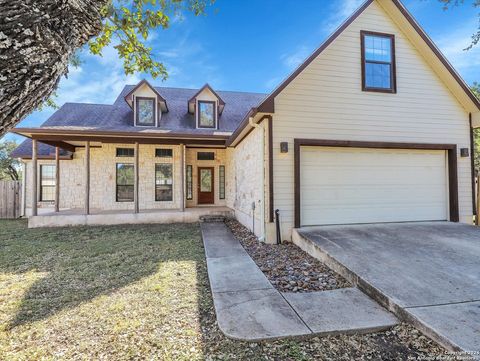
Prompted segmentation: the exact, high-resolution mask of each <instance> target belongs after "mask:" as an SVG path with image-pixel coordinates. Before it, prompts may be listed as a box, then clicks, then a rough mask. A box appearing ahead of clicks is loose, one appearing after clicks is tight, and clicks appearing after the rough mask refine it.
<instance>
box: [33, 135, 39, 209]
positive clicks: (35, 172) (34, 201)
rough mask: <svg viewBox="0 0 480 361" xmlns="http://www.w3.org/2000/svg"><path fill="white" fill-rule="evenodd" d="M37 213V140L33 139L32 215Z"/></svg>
mask: <svg viewBox="0 0 480 361" xmlns="http://www.w3.org/2000/svg"><path fill="white" fill-rule="evenodd" d="M37 214H38V212H37V140H36V139H32V216H36V215H37Z"/></svg>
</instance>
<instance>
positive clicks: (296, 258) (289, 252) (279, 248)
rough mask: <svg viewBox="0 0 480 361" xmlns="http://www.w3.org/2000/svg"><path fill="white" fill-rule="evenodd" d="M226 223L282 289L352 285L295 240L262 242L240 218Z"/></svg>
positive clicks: (311, 289) (258, 264) (267, 274)
mask: <svg viewBox="0 0 480 361" xmlns="http://www.w3.org/2000/svg"><path fill="white" fill-rule="evenodd" d="M225 224H226V225H227V226H228V227H229V228H230V230H231V231H232V233H233V234H234V236H235V237H236V238H237V239H238V240H239V241H240V243H241V244H242V246H243V247H244V248H245V250H246V251H247V252H248V254H249V255H250V257H252V259H253V260H254V261H255V263H256V264H257V266H258V267H259V268H260V269H261V270H262V272H263V273H264V274H265V276H266V277H267V278H268V280H269V281H270V283H271V284H272V285H273V286H274V287H275V288H276V289H278V290H279V291H281V292H313V291H326V290H334V289H338V288H345V287H351V284H350V283H349V282H348V281H347V280H346V279H344V278H343V277H342V276H340V275H338V274H337V273H335V272H334V271H332V270H331V269H330V268H328V267H327V266H325V265H324V264H323V263H322V262H320V261H319V260H317V259H315V258H313V257H312V256H310V255H308V254H307V253H305V252H304V251H302V250H301V249H300V248H298V247H297V246H296V245H294V244H293V243H283V244H279V245H276V244H267V243H263V242H259V241H258V239H257V237H256V236H255V235H254V234H253V233H252V232H250V230H248V229H247V228H246V227H244V226H243V225H242V224H240V223H239V222H238V221H236V220H233V219H228V220H226V221H225Z"/></svg>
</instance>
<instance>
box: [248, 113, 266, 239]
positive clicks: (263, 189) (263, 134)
mask: <svg viewBox="0 0 480 361" xmlns="http://www.w3.org/2000/svg"><path fill="white" fill-rule="evenodd" d="M248 124H249V125H250V126H251V127H253V128H258V129H261V132H262V137H261V138H262V140H261V142H260V145H261V147H262V153H261V154H262V167H263V175H262V180H261V190H262V192H261V196H260V203H261V211H260V223H261V227H262V228H261V234H260V237H259V241H265V169H266V167H265V128H264V127H262V126H260V125H258V124H257V123H255V122H254V121H253V117H250V118H248ZM253 217H254V221H255V212H254V213H253Z"/></svg>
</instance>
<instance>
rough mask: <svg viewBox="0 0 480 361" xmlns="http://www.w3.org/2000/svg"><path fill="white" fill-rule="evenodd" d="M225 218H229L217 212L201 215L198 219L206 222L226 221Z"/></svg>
mask: <svg viewBox="0 0 480 361" xmlns="http://www.w3.org/2000/svg"><path fill="white" fill-rule="evenodd" d="M225 219H227V217H225V216H221V215H217V214H209V215H205V216H200V217H199V219H198V220H199V222H202V223H205V222H225Z"/></svg>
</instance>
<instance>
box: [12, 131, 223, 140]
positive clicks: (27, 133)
mask: <svg viewBox="0 0 480 361" xmlns="http://www.w3.org/2000/svg"><path fill="white" fill-rule="evenodd" d="M10 132H11V133H15V134H20V135H23V136H27V137H31V136H33V135H35V134H38V135H64V136H66V137H68V136H91V137H92V138H95V137H122V138H138V137H141V138H155V139H166V138H167V139H168V138H170V139H171V138H174V139H219V140H227V139H229V136H228V135H222V134H185V133H174V132H171V133H168V132H165V133H159V132H151V133H148V132H120V131H98V130H97V131H95V130H70V129H52V128H13V129H12V130H10Z"/></svg>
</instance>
